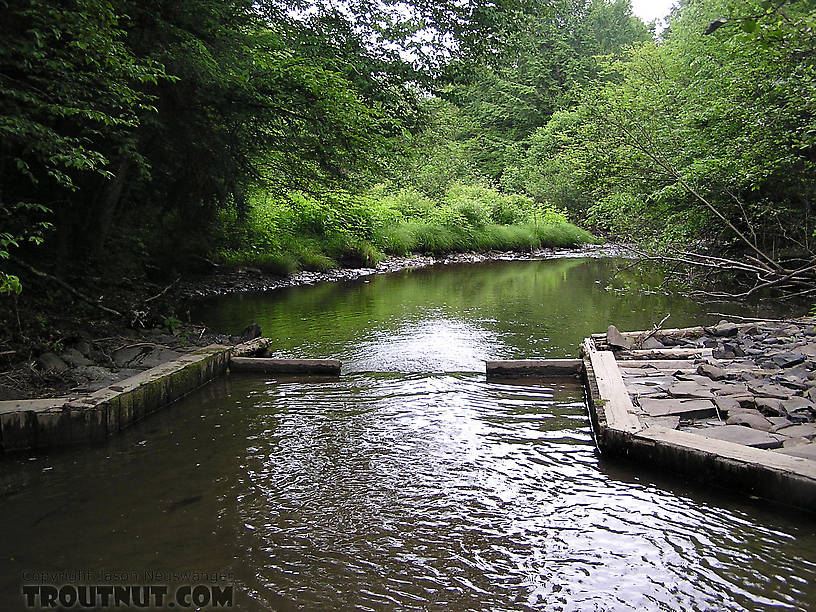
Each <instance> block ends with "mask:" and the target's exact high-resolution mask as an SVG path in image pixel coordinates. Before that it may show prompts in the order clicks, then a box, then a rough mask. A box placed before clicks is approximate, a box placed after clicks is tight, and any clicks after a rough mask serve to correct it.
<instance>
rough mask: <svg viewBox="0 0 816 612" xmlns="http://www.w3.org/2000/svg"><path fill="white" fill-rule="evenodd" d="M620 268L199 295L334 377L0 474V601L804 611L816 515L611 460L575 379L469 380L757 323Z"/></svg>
mask: <svg viewBox="0 0 816 612" xmlns="http://www.w3.org/2000/svg"><path fill="white" fill-rule="evenodd" d="M613 266H614V262H612V261H609V260H587V259H563V260H553V261H536V262H505V263H493V264H483V265H474V266H456V267H450V268H434V269H427V270H417V271H406V272H403V273H399V274H395V275H389V276H375V277H371V278H369V279H368V280H363V281H356V282H350V283H345V284H332V285H328V284H327V285H316V286H312V287H299V288H293V289H287V290H280V291H276V292H273V293H270V294H266V295H256V296H232V297H226V298H219V299H216V300H209V301H207V302H206V303H203V304H202V306H201V310H200V312H198V313H196V316H197V317H198V318H200V319H204V320H206V322H207V323H208V325H210V326H211V327H213V328H217V329H221V330H223V331H225V332H234V331H238V330H240V329H242V328H243V327H244V326H245V325H246V324H247V323H249V322H251V321H253V320H257V321H258V322H259V323H260V324H261V326H262V328H263V329H264V332H265V335H267V336H269V337H271V338H273V340H274V346H275V349H276V351H277V352H278V353H279V354H280V355H286V356H302V357H338V358H341V359H343V360H344V362H345V365H344V375H343V376H342V377H341V378H340V379H334V380H311V381H304V380H293V379H271V380H270V379H267V378H266V377H259V376H231V377H228V378H225V379H222V380H219V381H216V382H214V383H211V384H210V385H208V386H207V387H205V388H204V389H202V390H201V391H199V392H197V393H195V394H193V395H191V396H189V397H187V398H185V399H184V400H182V401H181V402H179V403H177V404H176V405H174V406H172V407H170V408H168V409H167V410H165V411H163V412H161V413H159V414H157V415H155V416H153V417H151V418H150V419H148V420H146V421H144V422H142V423H140V424H139V425H137V426H136V427H134V428H132V429H131V430H128V431H126V432H124V433H123V434H122V435H121V436H118V437H115V438H112V439H111V440H109V441H108V442H107V443H106V444H104V445H102V446H97V447H93V448H84V449H71V450H66V451H62V452H58V453H51V454H48V455H34V456H24V457H15V458H11V459H6V460H4V461H3V462H2V463H0V474H2V485H3V488H2V489H0V491H2V492H3V496H2V497H0V509H2V515H0V516H2V521H0V610H17V609H21V610H22V609H24V607H23V606H24V600H23V598H22V597H21V595H20V589H21V585H22V584H24V583H32V582H38V581H45V582H48V581H49V580H50V582H49V584H54V583H56V584H63V583H70V582H82V581H83V580H81V578H83V576H78V577H77V576H74V577H72V576H71V575H70V572H75V573H76V572H82V571H84V572H87V574H85V575H87V576H89V579H88V580H86V581H89V582H91V583H94V584H99V583H100V582H105V581H106V580H113V579H114V578H116V577H120V576H122V575H126V576H127V577H126V578H125V581H126V582H128V583H135V584H157V583H158V584H170V585H177V584H184V583H185V582H186V583H190V584H197V581H196V577H187V576H184V575H182V576H170V575H169V574H172V573H174V572H175V573H179V572H185V571H188V572H191V571H192V572H195V571H202V572H208V573H220V574H225V575H226V578H224V577H220V578H218V580H217V581H218V582H219V583H221V584H232V585H234V588H235V593H236V600H235V606H234V608H235V609H239V610H250V611H254V610H259V611H260V610H289V609H314V610H330V609H360V610H391V609H417V610H433V609H448V610H477V609H479V610H518V609H528V608H538V609H542V610H625V609H639V610H640V609H645V610H672V611H676V610H808V609H813V606H814V602H816V586H814V580H816V520H814V518H813V516H812V515H806V514H800V513H796V512H793V511H791V510H789V509H785V508H783V507H780V506H776V505H771V504H769V503H767V502H763V501H761V500H750V499H745V498H744V497H742V496H740V495H737V494H735V493H729V492H727V491H725V490H720V489H716V488H712V487H705V486H700V485H698V484H695V483H693V482H685V481H684V480H682V479H679V478H675V477H672V476H668V475H662V474H659V473H657V472H655V471H652V470H649V467H648V466H639V465H631V464H628V463H625V462H617V461H614V462H613V461H609V460H604V459H603V458H600V457H598V455H597V454H596V452H595V447H594V444H593V442H592V433H591V429H590V424H589V420H588V418H587V415H586V409H585V406H584V400H583V396H582V392H581V389H580V387H579V386H578V384H577V383H576V382H574V381H570V380H563V381H561V380H559V381H535V380H523V381H514V382H508V381H505V382H487V381H486V380H485V377H484V374H483V373H479V371H480V370H481V371H482V372H483V369H484V365H483V363H482V360H484V359H492V358H517V357H518V358H523V357H563V356H573V355H575V354H576V350H577V344H578V343H579V342H580V340H581V339H582V338H583V337H584V336H586V335H587V334H588V333H590V332H592V331H597V330H602V329H605V328H606V326H607V325H608V324H609V323H610V322H614V323H616V324H617V325H618V326H619V327H621V328H622V329H627V328H629V329H636V328H644V327H648V326H650V325H651V323H653V322H657V321H659V320H660V319H662V318H663V316H665V314H667V313H671V315H672V316H671V318H670V319H669V322H670V323H672V324H673V325H676V326H680V325H686V324H692V323H699V322H708V321H716V319H717V318H718V317H712V316H709V315H706V312H709V311H713V310H716V311H719V312H726V311H728V312H740V313H741V314H743V315H745V316H751V315H752V314H756V313H758V312H766V311H764V310H763V311H760V310H758V308H756V307H753V308H746V307H744V306H742V307H741V306H738V305H735V304H730V305H729V304H716V305H711V304H708V305H706V304H700V303H697V302H695V301H692V300H686V299H681V298H677V297H675V298H667V297H665V296H659V295H653V294H644V293H640V292H637V291H626V292H608V291H605V290H604V288H603V287H604V286H605V285H606V283H607V281H608V279H609V277H610V274H611V271H612V268H613ZM103 570H109V574H101V575H100V572H101V571H103ZM60 572H63V574H60ZM64 572H68V574H66V573H64ZM146 574H147V575H146ZM60 576H62V577H63V578H64V577H65V576H68V578H65V579H63V580H62V581H61V582H60V581H59V580H58V579H57V577H60ZM199 578H200V577H199ZM198 581H199V582H208V581H207V580H200V579H199V580H198Z"/></svg>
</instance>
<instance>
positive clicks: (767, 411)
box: [754, 397, 787, 416]
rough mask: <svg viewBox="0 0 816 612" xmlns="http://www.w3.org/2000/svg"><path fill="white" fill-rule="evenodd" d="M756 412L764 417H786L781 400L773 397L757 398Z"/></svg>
mask: <svg viewBox="0 0 816 612" xmlns="http://www.w3.org/2000/svg"><path fill="white" fill-rule="evenodd" d="M754 401H755V402H756V407H757V410H759V411H760V412H761V413H762V414H764V415H765V416H787V413H786V412H785V409H784V408H783V407H782V400H780V399H777V398H775V397H757V398H755V400H754Z"/></svg>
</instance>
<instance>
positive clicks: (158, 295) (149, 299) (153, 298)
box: [142, 276, 181, 304]
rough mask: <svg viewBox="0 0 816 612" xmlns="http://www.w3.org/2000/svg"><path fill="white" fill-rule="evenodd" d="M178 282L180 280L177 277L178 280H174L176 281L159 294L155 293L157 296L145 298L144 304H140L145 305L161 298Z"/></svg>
mask: <svg viewBox="0 0 816 612" xmlns="http://www.w3.org/2000/svg"><path fill="white" fill-rule="evenodd" d="M180 280H181V276H179V277H178V278H176V280H174V281H173V282H172V283H170V284H169V285H167V286H166V287H165V288H164V289H162V290H161V291H160V292H159V293H157V294H156V295H154V296H153V297H149V298H147V299H146V300H145V301H144V302H142V304H147V303H148V302H152V301H153V300H157V299H159V298H160V297H161V296H163V295H164V294H165V293H167V291H168V290H169V289H170V287H172V286H173V285H175V284H176V283H177V282H179V281H180Z"/></svg>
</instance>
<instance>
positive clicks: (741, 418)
mask: <svg viewBox="0 0 816 612" xmlns="http://www.w3.org/2000/svg"><path fill="white" fill-rule="evenodd" d="M725 424H726V425H742V426H744V427H751V428H752V429H758V430H759V431H771V429H772V428H773V424H772V423H771V422H770V421H769V420H768V419H766V418H765V417H764V416H762V415H761V414H760V413H759V411H758V410H754V411H747V410H746V411H742V412H739V413H737V414H734V415H731V416H729V417H728V420H727V421H726V422H725Z"/></svg>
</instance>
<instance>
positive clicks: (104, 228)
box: [91, 158, 130, 258]
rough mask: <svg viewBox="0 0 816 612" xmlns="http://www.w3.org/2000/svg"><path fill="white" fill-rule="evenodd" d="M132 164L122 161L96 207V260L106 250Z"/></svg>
mask: <svg viewBox="0 0 816 612" xmlns="http://www.w3.org/2000/svg"><path fill="white" fill-rule="evenodd" d="M129 167H130V162H129V161H128V160H127V159H124V158H123V159H122V160H121V161H120V162H119V166H118V168H117V169H116V174H115V175H114V177H113V179H111V180H110V181H108V182H107V183H106V184H105V188H104V189H103V190H102V196H101V197H100V198H99V201H98V203H97V206H96V210H97V216H96V221H95V223H94V225H96V228H95V231H93V232H92V233H91V241H92V242H91V256H92V257H94V258H96V257H99V256H100V255H101V254H102V249H104V248H105V241H106V240H107V239H108V234H110V230H111V227H112V226H113V219H114V217H115V216H116V209H117V208H118V207H119V200H121V198H122V188H123V187H124V185H125V178H126V177H127V173H128V169H129Z"/></svg>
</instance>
